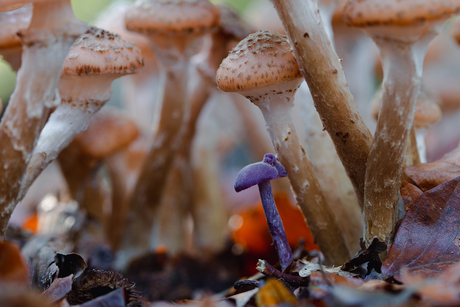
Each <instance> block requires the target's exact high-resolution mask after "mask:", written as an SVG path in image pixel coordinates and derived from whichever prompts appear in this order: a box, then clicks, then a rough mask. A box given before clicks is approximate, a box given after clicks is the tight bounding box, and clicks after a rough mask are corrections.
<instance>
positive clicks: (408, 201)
mask: <svg viewBox="0 0 460 307" xmlns="http://www.w3.org/2000/svg"><path fill="white" fill-rule="evenodd" d="M422 194H423V191H422V190H420V189H419V188H418V187H416V186H415V185H413V184H410V183H408V182H406V181H404V182H403V184H402V188H401V197H402V199H403V201H404V205H405V207H406V211H407V210H409V208H410V206H412V205H413V204H414V202H415V200H416V199H417V198H419V197H420V196H422Z"/></svg>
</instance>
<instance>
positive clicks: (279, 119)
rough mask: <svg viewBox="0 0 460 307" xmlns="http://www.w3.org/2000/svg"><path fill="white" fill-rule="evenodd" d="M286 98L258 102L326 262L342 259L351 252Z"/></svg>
mask: <svg viewBox="0 0 460 307" xmlns="http://www.w3.org/2000/svg"><path fill="white" fill-rule="evenodd" d="M280 96H281V95H280ZM262 99H263V98H262ZM285 99H286V98H282V97H279V98H274V99H271V101H269V102H267V101H265V102H264V103H257V105H258V106H259V108H260V109H261V111H262V114H263V116H264V118H265V122H266V123H267V129H268V133H269V134H270V137H271V139H272V142H273V146H274V147H275V149H276V152H277V153H278V158H279V161H280V163H281V164H282V165H283V166H284V167H285V168H286V171H287V173H288V177H289V181H290V182H291V186H292V189H293V191H294V193H295V195H296V200H297V204H298V205H299V207H300V209H301V211H302V213H303V215H304V216H305V218H306V220H307V224H308V227H309V228H310V230H311V232H312V234H313V236H314V238H315V241H316V242H317V244H318V246H319V248H320V249H321V252H323V254H324V257H325V258H326V261H327V262H328V263H333V264H339V263H343V262H345V261H346V260H347V259H349V257H350V256H351V255H350V254H349V252H348V248H347V245H346V243H345V240H344V237H343V233H342V232H341V231H340V229H339V228H338V226H337V222H336V221H335V219H334V216H333V214H332V212H331V210H330V208H329V207H328V206H327V204H326V200H325V198H324V195H323V193H322V191H321V188H320V185H319V182H318V179H317V178H316V176H315V174H314V171H313V166H312V164H311V162H310V160H309V158H308V157H307V155H306V154H305V150H304V149H303V148H302V147H301V146H300V142H299V138H298V136H297V133H296V130H295V127H294V124H293V122H292V118H291V114H290V108H288V107H287V104H286V100H285ZM331 238H334V239H333V240H332V239H331Z"/></svg>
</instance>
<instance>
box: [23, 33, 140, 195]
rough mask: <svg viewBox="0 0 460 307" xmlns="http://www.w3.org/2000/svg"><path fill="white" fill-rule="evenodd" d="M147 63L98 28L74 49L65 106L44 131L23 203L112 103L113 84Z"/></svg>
mask: <svg viewBox="0 0 460 307" xmlns="http://www.w3.org/2000/svg"><path fill="white" fill-rule="evenodd" d="M142 66H143V59H142V56H141V54H140V51H139V49H138V48H137V47H135V46H134V45H132V44H131V43H130V42H127V41H125V40H123V39H121V38H120V36H119V35H116V34H112V33H110V32H107V31H105V30H101V29H98V28H94V27H92V28H90V29H89V30H88V31H87V32H86V33H85V34H84V35H82V36H81V37H80V38H79V40H78V41H77V42H76V43H75V44H74V45H73V47H72V49H71V50H70V52H69V55H68V58H67V61H66V62H65V65H64V69H63V73H62V77H61V81H60V82H59V92H60V94H61V99H62V102H61V104H60V105H59V106H58V107H57V108H56V110H55V111H54V112H53V113H52V114H51V116H50V118H49V120H48V122H47V123H46V125H45V127H44V128H43V130H42V132H41V134H40V138H39V139H38V143H37V145H36V147H35V149H34V152H33V155H32V158H31V159H30V162H29V164H28V166H27V172H26V174H25V178H24V181H23V183H22V186H21V194H20V196H19V198H20V199H21V198H22V197H23V196H24V195H25V193H26V192H27V190H28V188H29V187H30V185H31V184H32V183H33V181H34V180H35V178H37V176H38V175H40V173H41V172H42V170H43V169H44V168H45V167H46V166H48V164H50V163H51V162H52V161H54V159H56V157H57V156H58V154H59V153H60V152H61V151H62V150H63V149H64V148H65V147H67V145H69V143H70V142H71V141H72V140H73V139H74V138H75V136H76V135H77V134H78V133H79V132H81V131H82V130H84V129H86V127H87V126H88V122H89V120H90V118H91V117H92V116H93V115H94V114H95V113H96V112H97V111H99V109H100V108H102V106H104V104H105V103H106V102H107V101H108V100H109V98H110V95H111V88H110V85H111V84H112V81H113V80H115V79H117V78H119V77H121V76H124V75H127V74H133V73H135V72H137V71H138V70H139V69H140V68H141V67H142Z"/></svg>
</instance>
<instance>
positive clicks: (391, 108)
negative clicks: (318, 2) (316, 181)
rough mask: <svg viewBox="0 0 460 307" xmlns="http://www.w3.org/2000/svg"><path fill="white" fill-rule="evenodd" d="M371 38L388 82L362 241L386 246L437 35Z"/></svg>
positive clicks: (371, 163)
mask: <svg viewBox="0 0 460 307" xmlns="http://www.w3.org/2000/svg"><path fill="white" fill-rule="evenodd" d="M377 33H380V32H378V31H376V35H372V33H371V36H373V39H374V41H375V42H376V44H377V46H378V47H379V49H380V53H381V57H382V64H383V71H384V79H383V97H382V107H381V109H380V112H379V120H378V123H377V128H376V131H375V138H374V144H373V146H372V150H371V152H370V154H369V160H368V165H367V169H366V188H365V203H364V239H365V241H366V242H367V243H368V244H370V243H371V242H372V240H373V239H374V237H378V238H379V240H381V241H382V242H388V240H389V235H390V233H391V231H392V230H393V226H394V225H395V223H396V220H397V217H398V214H397V213H398V210H397V209H398V206H397V204H398V192H399V188H400V183H401V182H400V180H401V174H402V168H403V164H404V156H405V153H406V149H407V144H408V137H409V133H410V130H411V127H412V123H413V120H414V112H415V103H416V100H417V96H418V93H419V91H420V86H421V77H422V68H423V59H424V57H425V53H426V49H427V47H428V43H429V42H430V40H431V39H432V38H433V37H434V35H435V33H434V32H433V31H428V32H427V33H425V34H423V37H422V38H421V39H420V40H418V41H417V42H415V43H414V42H413V41H410V40H390V39H388V38H381V37H380V36H379V35H378V34H377Z"/></svg>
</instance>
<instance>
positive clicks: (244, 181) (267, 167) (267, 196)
mask: <svg viewBox="0 0 460 307" xmlns="http://www.w3.org/2000/svg"><path fill="white" fill-rule="evenodd" d="M286 176H287V172H286V169H285V168H284V167H283V165H281V163H279V162H278V161H276V157H275V155H273V154H265V156H264V159H263V160H262V162H257V163H253V164H250V165H248V166H246V167H244V168H243V169H242V170H241V171H240V172H239V173H238V175H237V176H236V178H235V191H236V192H240V191H242V190H246V189H248V188H250V187H252V186H254V185H256V184H257V185H258V186H259V192H260V199H261V200H262V207H263V208H264V213H265V218H266V219H267V224H268V230H269V231H270V235H271V236H272V239H273V243H274V244H275V248H276V250H277V251H278V257H279V260H280V265H281V270H282V271H284V270H285V269H286V268H287V267H289V265H290V264H291V262H292V259H293V258H292V251H291V248H290V247H289V243H288V240H287V237H286V232H285V231H284V227H283V222H282V221H281V217H280V215H279V213H278V209H277V208H276V204H275V200H274V199H273V193H272V188H271V185H270V181H271V180H274V179H278V178H282V177H286Z"/></svg>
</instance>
